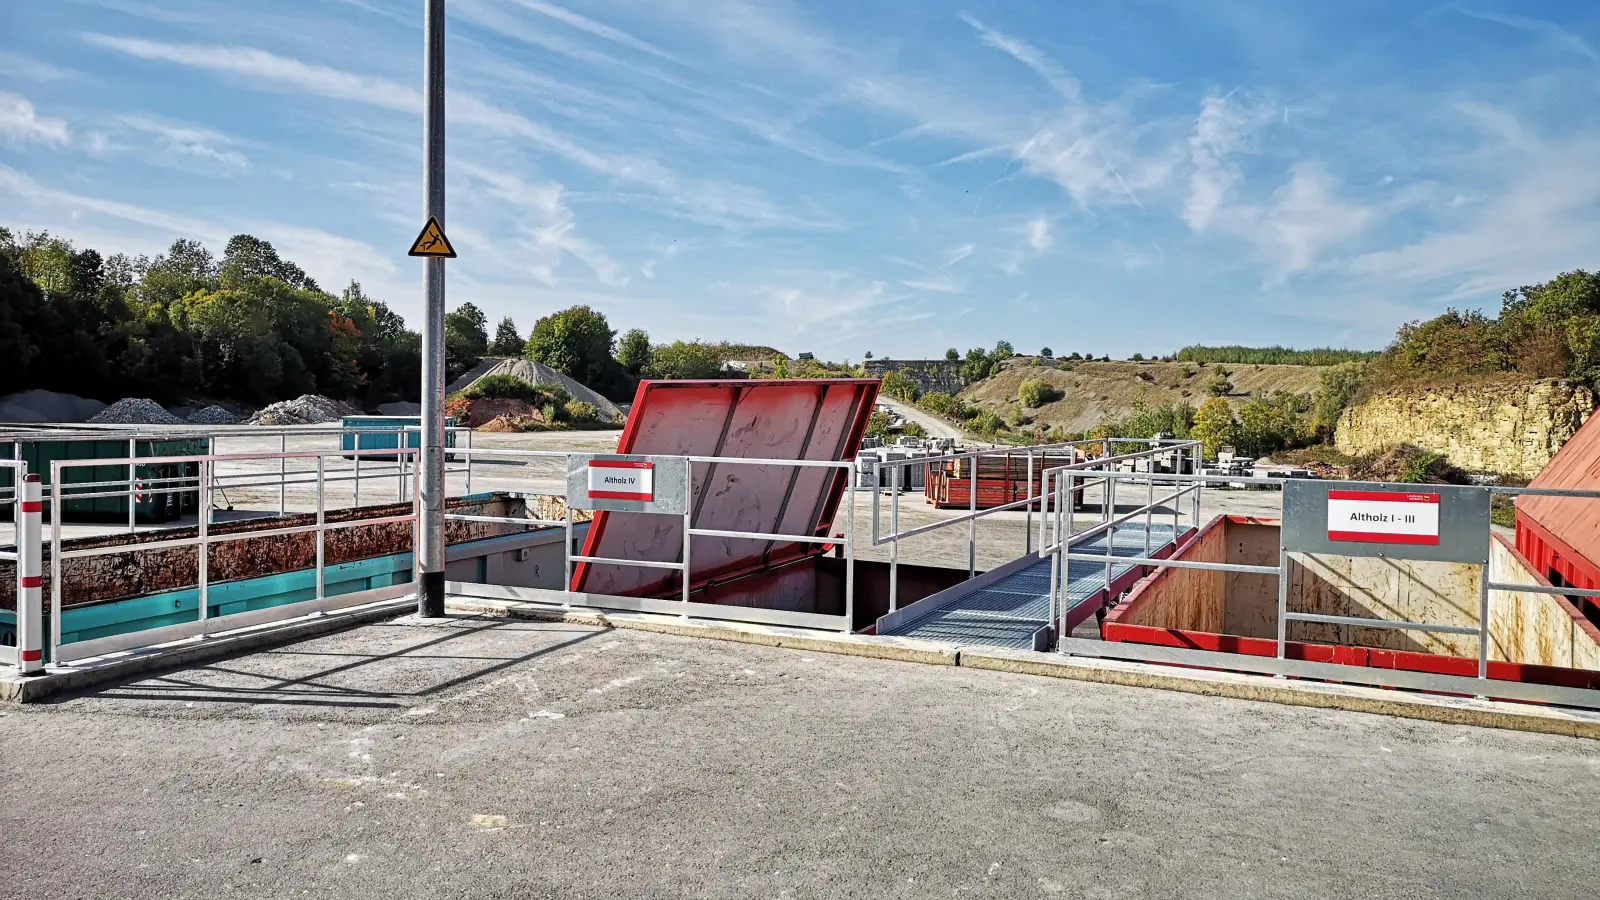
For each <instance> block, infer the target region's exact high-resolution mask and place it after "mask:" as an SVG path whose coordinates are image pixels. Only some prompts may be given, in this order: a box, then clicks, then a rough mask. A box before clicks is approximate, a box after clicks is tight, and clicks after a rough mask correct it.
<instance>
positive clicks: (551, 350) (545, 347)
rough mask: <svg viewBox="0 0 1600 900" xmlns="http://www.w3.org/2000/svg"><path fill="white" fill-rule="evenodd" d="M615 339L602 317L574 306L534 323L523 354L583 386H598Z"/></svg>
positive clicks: (606, 371)
mask: <svg viewBox="0 0 1600 900" xmlns="http://www.w3.org/2000/svg"><path fill="white" fill-rule="evenodd" d="M615 337H616V332H614V331H612V330H611V325H610V323H608V322H607V321H606V317H605V316H604V315H602V314H600V313H598V312H596V311H594V310H593V309H590V308H589V307H587V306H573V307H569V308H567V309H564V310H561V311H560V312H557V313H552V314H550V315H548V316H545V317H544V318H542V319H540V320H539V321H538V322H535V323H534V326H533V335H532V336H531V337H529V338H528V343H527V345H526V346H525V347H523V351H522V352H523V355H524V356H526V357H527V358H528V359H531V360H533V361H534V362H541V363H544V364H545V365H547V366H549V367H551V368H552V369H555V370H556V371H558V372H561V373H563V374H565V375H567V376H569V377H571V378H575V379H577V380H578V381H579V382H581V383H583V384H591V383H598V382H602V381H603V380H605V379H606V377H607V376H608V369H609V367H610V365H611V363H612V359H611V343H612V340H613V339H614V338H615Z"/></svg>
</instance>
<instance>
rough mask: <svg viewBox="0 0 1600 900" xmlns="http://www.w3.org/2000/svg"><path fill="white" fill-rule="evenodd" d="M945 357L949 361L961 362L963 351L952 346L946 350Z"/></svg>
mask: <svg viewBox="0 0 1600 900" xmlns="http://www.w3.org/2000/svg"><path fill="white" fill-rule="evenodd" d="M944 358H945V360H946V361H948V362H960V361H961V351H959V350H957V349H956V348H954V347H951V348H950V349H949V350H946V351H945V352H944Z"/></svg>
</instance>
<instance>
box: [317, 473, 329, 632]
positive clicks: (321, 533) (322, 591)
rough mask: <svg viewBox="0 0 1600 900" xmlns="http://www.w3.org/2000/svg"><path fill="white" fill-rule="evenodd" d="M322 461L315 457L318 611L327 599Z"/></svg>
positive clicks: (325, 517)
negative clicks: (324, 563)
mask: <svg viewBox="0 0 1600 900" xmlns="http://www.w3.org/2000/svg"><path fill="white" fill-rule="evenodd" d="M323 459H324V457H321V456H318V457H317V605H318V609H319V611H320V609H321V606H322V601H324V600H326V599H327V591H326V587H327V585H326V584H325V583H324V581H323V579H324V577H325V576H324V574H323V553H324V551H323V547H324V545H325V544H326V541H325V540H324V538H325V537H326V536H327V531H326V529H325V526H326V524H327V521H328V519H327V514H326V510H327V505H326V500H325V499H324V492H323V480H322V479H323V474H324V472H325V468H324V466H323Z"/></svg>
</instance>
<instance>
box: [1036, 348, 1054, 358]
mask: <svg viewBox="0 0 1600 900" xmlns="http://www.w3.org/2000/svg"><path fill="white" fill-rule="evenodd" d="M1039 355H1040V356H1042V357H1044V358H1045V359H1052V358H1053V357H1054V354H1052V353H1051V352H1050V348H1049V347H1046V348H1044V349H1043V350H1040V351H1039Z"/></svg>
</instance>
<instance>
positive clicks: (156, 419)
mask: <svg viewBox="0 0 1600 900" xmlns="http://www.w3.org/2000/svg"><path fill="white" fill-rule="evenodd" d="M89 421H90V422H91V423H93V424H95V425H182V424H184V422H183V420H182V419H180V418H178V417H177V416H175V415H173V414H172V413H169V412H167V411H166V410H164V409H162V408H161V404H159V403H157V402H155V401H154V400H146V399H144V398H142V397H128V398H126V399H123V400H118V401H117V402H115V403H113V404H111V405H110V406H108V407H106V408H105V409H102V410H101V411H100V412H99V413H98V414H96V415H95V416H94V418H92V419H90V420H89Z"/></svg>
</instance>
